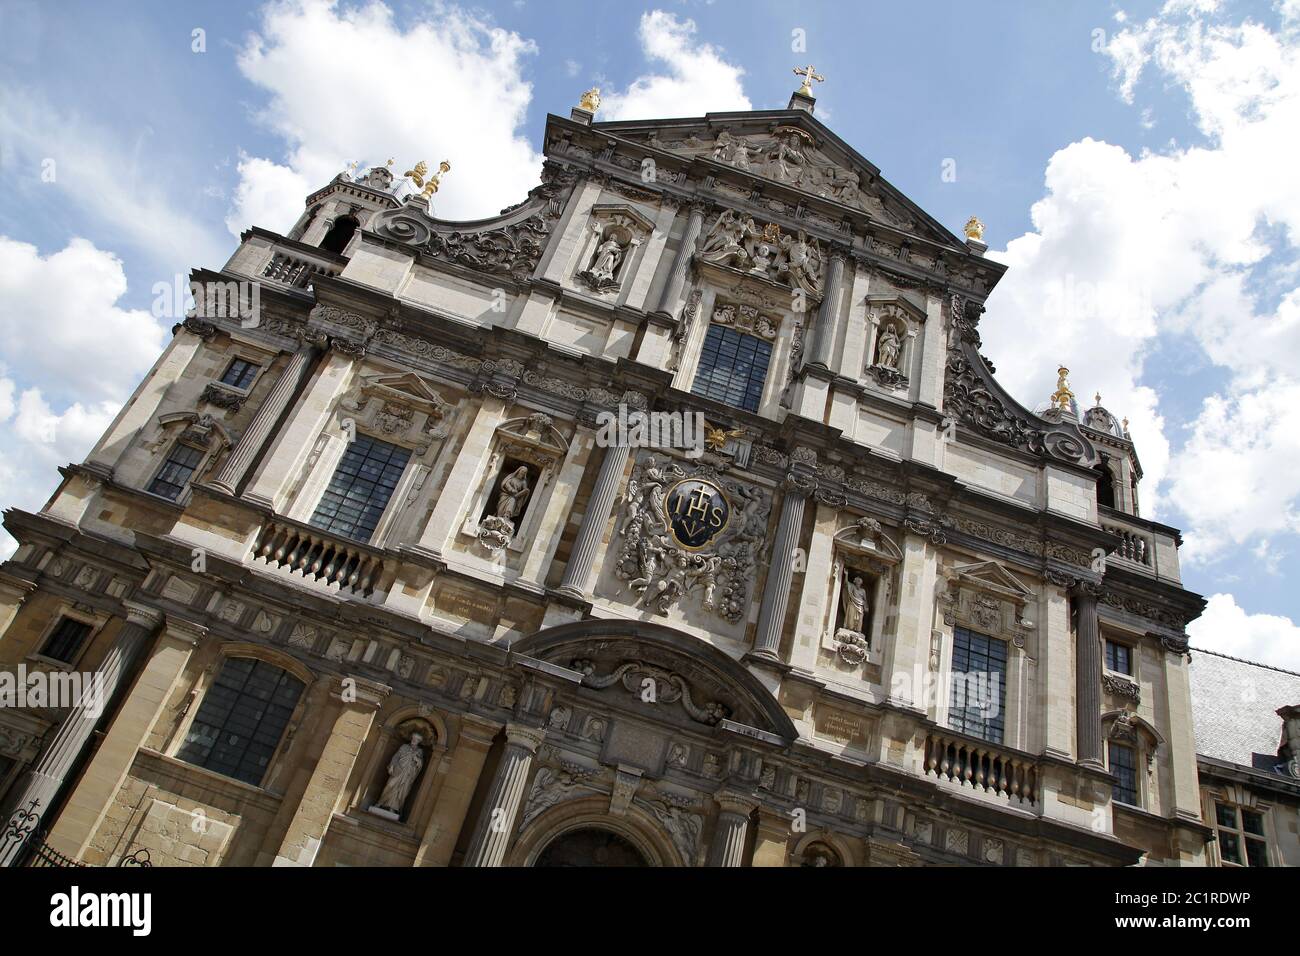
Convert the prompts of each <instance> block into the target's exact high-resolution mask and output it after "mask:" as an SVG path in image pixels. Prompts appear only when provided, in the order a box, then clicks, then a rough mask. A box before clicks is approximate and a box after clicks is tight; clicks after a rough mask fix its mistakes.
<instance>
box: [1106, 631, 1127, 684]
mask: <svg viewBox="0 0 1300 956" xmlns="http://www.w3.org/2000/svg"><path fill="white" fill-rule="evenodd" d="M1106 670H1108V671H1114V672H1115V673H1116V674H1128V675H1129V676H1132V674H1133V649H1132V648H1131V647H1129V646H1128V645H1127V644H1119V643H1117V642H1115V641H1110V640H1108V641H1107V642H1106Z"/></svg>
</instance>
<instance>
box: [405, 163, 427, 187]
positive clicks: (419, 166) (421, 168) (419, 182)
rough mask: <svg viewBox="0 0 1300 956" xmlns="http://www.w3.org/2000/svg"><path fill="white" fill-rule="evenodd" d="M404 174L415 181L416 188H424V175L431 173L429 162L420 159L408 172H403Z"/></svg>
mask: <svg viewBox="0 0 1300 956" xmlns="http://www.w3.org/2000/svg"><path fill="white" fill-rule="evenodd" d="M402 175H403V176H405V177H406V178H407V179H409V180H410V181H411V182H413V183H415V188H416V189H423V188H424V177H425V176H427V175H429V164H428V163H426V162H425V161H424V160H420V161H419V162H418V163H416V164H415V168H414V169H408V170H407V171H406V172H404V173H402Z"/></svg>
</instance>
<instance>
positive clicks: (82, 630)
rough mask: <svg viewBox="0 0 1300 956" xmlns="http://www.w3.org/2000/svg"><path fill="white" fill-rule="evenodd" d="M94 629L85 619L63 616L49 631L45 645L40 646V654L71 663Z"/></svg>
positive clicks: (53, 659)
mask: <svg viewBox="0 0 1300 956" xmlns="http://www.w3.org/2000/svg"><path fill="white" fill-rule="evenodd" d="M93 630H94V627H92V626H91V625H90V624H87V623H86V622H85V621H78V620H75V619H74V618H70V617H63V618H60V619H59V623H58V624H56V625H54V630H52V631H50V636H49V637H48V638H46V639H45V646H44V647H42V648H41V656H42V657H48V658H49V659H50V660H52V661H63V663H65V664H71V663H72V662H73V661H75V660H76V659H77V655H78V654H79V653H81V648H82V647H83V646H84V645H85V643H86V638H88V637H90V632H91V631H93Z"/></svg>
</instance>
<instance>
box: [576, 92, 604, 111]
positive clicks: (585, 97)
mask: <svg viewBox="0 0 1300 956" xmlns="http://www.w3.org/2000/svg"><path fill="white" fill-rule="evenodd" d="M578 109H582V110H586V111H587V112H588V113H594V112H596V110H598V109H600V87H598V86H593V87H592V88H591V89H589V90H587V92H585V93H583V94H582V98H581V99H579V100H578Z"/></svg>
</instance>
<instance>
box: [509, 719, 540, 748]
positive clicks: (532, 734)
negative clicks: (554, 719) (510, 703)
mask: <svg viewBox="0 0 1300 956" xmlns="http://www.w3.org/2000/svg"><path fill="white" fill-rule="evenodd" d="M545 739H546V728H545V727H530V726H528V725H527V724H516V723H508V724H506V742H507V743H511V744H515V745H516V746H519V747H523V748H525V749H526V750H527V751H528V752H529V753H530V754H534V753H537V748H538V747H540V746H541V745H542V741H543V740H545Z"/></svg>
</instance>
